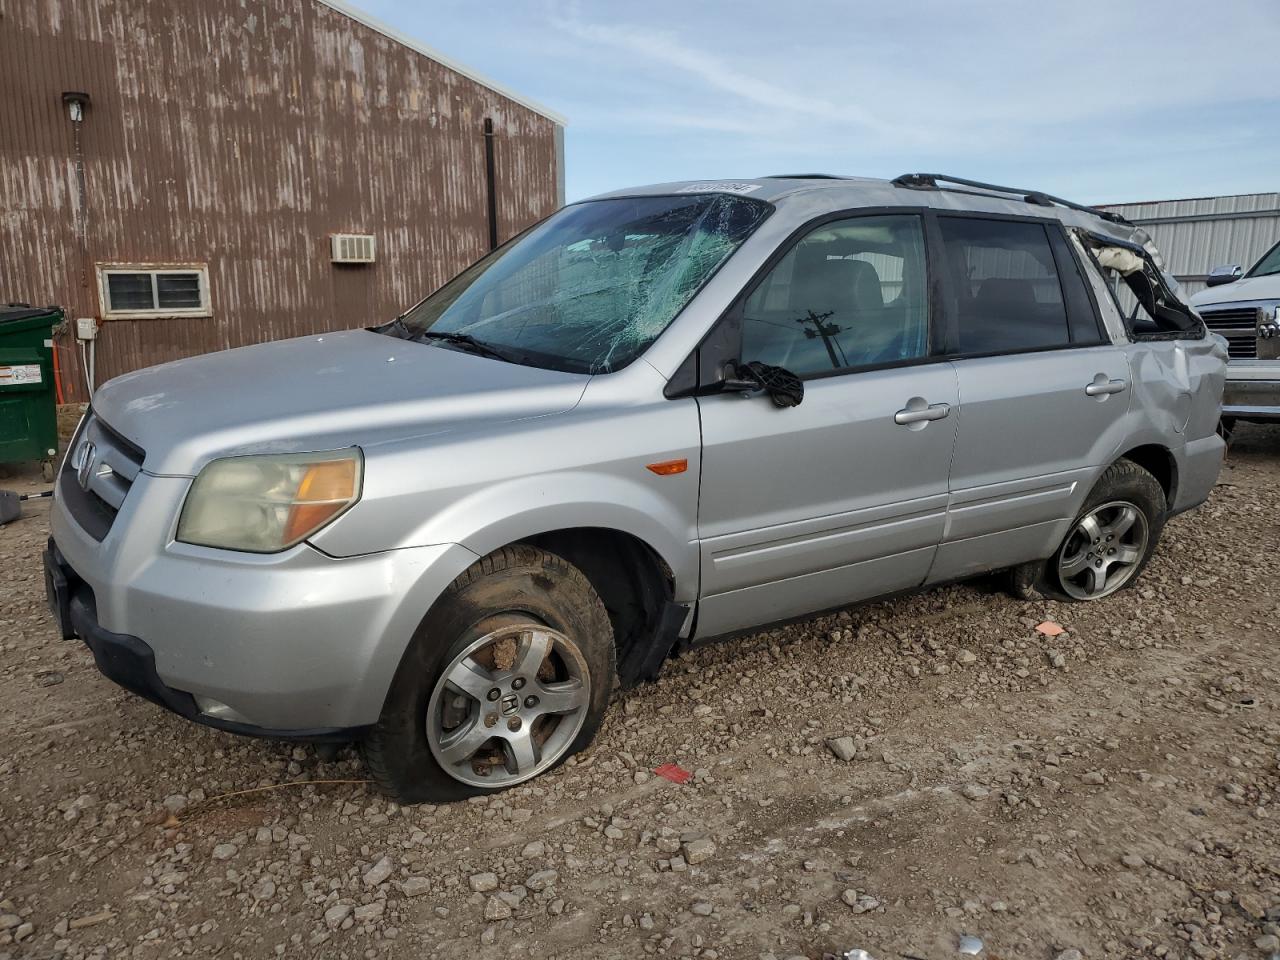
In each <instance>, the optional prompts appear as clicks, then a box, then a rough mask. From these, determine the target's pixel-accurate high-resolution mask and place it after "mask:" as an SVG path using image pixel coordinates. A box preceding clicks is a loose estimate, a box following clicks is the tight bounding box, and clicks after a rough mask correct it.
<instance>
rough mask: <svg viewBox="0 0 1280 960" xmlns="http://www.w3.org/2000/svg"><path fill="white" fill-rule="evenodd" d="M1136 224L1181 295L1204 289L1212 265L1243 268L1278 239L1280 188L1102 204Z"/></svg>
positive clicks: (1279, 230) (1279, 232) (1279, 234)
mask: <svg viewBox="0 0 1280 960" xmlns="http://www.w3.org/2000/svg"><path fill="white" fill-rule="evenodd" d="M1103 209H1106V210H1114V211H1116V212H1117V213H1119V214H1120V215H1121V216H1124V217H1126V218H1128V219H1129V220H1131V221H1133V222H1134V223H1135V224H1137V225H1138V226H1140V227H1142V228H1143V229H1144V230H1146V231H1147V232H1148V233H1149V234H1151V239H1152V240H1154V241H1155V244H1156V246H1157V247H1158V248H1159V250H1160V252H1161V253H1162V254H1163V255H1164V258H1165V262H1166V263H1167V264H1168V269H1169V271H1170V272H1171V273H1172V274H1173V275H1174V276H1175V277H1177V278H1178V281H1179V283H1180V284H1181V285H1182V288H1183V292H1184V293H1186V294H1187V295H1190V294H1193V293H1196V292H1197V291H1199V290H1203V289H1204V286H1205V284H1204V277H1205V274H1207V273H1208V272H1209V271H1210V270H1212V269H1213V268H1214V267H1218V266H1222V265H1224V264H1229V263H1238V264H1240V265H1241V266H1242V267H1244V268H1245V269H1246V270H1247V269H1249V267H1250V266H1251V265H1252V264H1253V262H1254V261H1255V260H1257V259H1258V258H1259V257H1260V256H1262V255H1263V254H1264V253H1266V252H1267V250H1268V249H1270V248H1271V247H1272V246H1273V245H1274V244H1275V243H1276V241H1277V240H1280V193H1249V194H1242V195H1240V196H1234V197H1199V198H1196V199H1193V200H1160V201H1155V202H1150V203H1122V204H1112V205H1110V206H1107V207H1104V208H1103Z"/></svg>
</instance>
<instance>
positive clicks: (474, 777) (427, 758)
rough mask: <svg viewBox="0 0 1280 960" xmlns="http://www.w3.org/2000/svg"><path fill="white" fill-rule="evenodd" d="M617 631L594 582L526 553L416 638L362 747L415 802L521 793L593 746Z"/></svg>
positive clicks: (473, 571) (503, 558)
mask: <svg viewBox="0 0 1280 960" xmlns="http://www.w3.org/2000/svg"><path fill="white" fill-rule="evenodd" d="M614 655H615V654H614V644H613V631H612V628H611V626H610V622H609V616H608V614H607V612H606V611H605V608H604V604H603V603H602V602H601V601H600V597H599V596H598V595H597V594H596V592H595V590H594V589H593V588H592V586H591V584H590V582H589V581H588V580H587V578H586V576H585V575H584V574H583V573H582V571H580V570H579V569H578V568H577V567H575V566H573V565H572V564H570V563H569V562H568V561H566V560H564V559H562V558H561V557H558V556H556V555H555V554H551V553H547V552H546V551H542V550H537V549H534V548H533V547H528V546H523V545H517V546H514V547H507V548H505V549H503V550H500V551H498V552H497V553H494V554H491V555H490V556H488V557H485V558H484V559H483V560H481V561H479V562H478V563H476V564H474V565H473V566H472V567H471V568H470V569H468V570H467V571H466V573H464V574H462V576H460V577H458V579H457V580H455V581H454V582H453V583H452V584H451V585H450V586H449V589H448V590H447V591H446V592H445V594H444V596H443V597H441V598H440V600H439V601H438V602H437V603H436V604H435V606H434V607H433V608H432V610H431V612H430V613H429V614H428V615H427V618H426V619H425V620H424V621H423V623H422V626H421V627H420V628H419V630H418V631H417V633H416V634H415V635H414V637H413V639H412V641H411V642H410V644H409V649H408V650H407V651H406V652H405V655H404V658H403V659H402V661H401V663H400V667H399V668H398V670H397V671H396V676H395V679H394V680H393V681H392V684H391V690H390V691H389V692H388V694H387V700H386V703H385V705H384V706H383V711H382V716H381V717H380V718H379V720H378V723H377V724H376V725H375V726H374V729H373V731H372V732H371V733H370V734H369V736H368V738H367V739H366V740H365V743H364V756H365V762H366V765H367V766H368V768H369V771H370V773H371V774H372V775H373V777H374V779H375V781H376V782H377V783H378V784H379V786H381V787H382V788H383V789H384V790H386V791H387V792H388V793H390V794H392V795H393V796H396V797H397V798H399V799H400V800H403V801H405V802H407V803H420V802H423V801H431V802H441V801H449V800H458V799H462V798H464V797H469V796H475V795H477V794H482V793H491V792H494V791H496V790H502V789H505V788H507V787H511V786H515V785H516V784H518V783H523V782H525V781H526V780H529V779H531V778H532V777H536V776H538V775H540V774H542V773H545V772H547V771H548V770H550V769H552V768H553V767H555V766H557V765H558V764H560V763H561V762H563V761H564V760H565V759H567V758H568V757H569V756H571V755H572V754H574V753H576V752H577V751H579V750H581V749H582V748H583V747H585V746H586V745H587V744H588V743H590V742H591V740H592V738H593V737H594V736H595V734H596V731H597V729H598V728H599V726H600V722H601V720H602V718H603V716H604V712H605V709H606V707H607V706H608V703H609V695H610V692H611V691H612V689H613V684H614V672H615V664H614Z"/></svg>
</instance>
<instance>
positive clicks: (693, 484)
mask: <svg viewBox="0 0 1280 960" xmlns="http://www.w3.org/2000/svg"><path fill="white" fill-rule="evenodd" d="M661 482H662V483H663V485H664V491H663V492H664V494H666V495H664V496H660V495H658V494H657V493H656V492H655V491H654V490H653V489H652V488H650V486H649V485H648V484H645V483H641V482H634V481H631V480H629V479H625V478H622V477H618V476H610V475H608V474H603V473H576V474H548V475H546V476H542V477H538V478H536V480H529V479H524V480H520V481H513V482H511V483H505V484H499V485H496V486H493V487H488V488H485V489H483V490H478V491H476V492H475V493H474V494H472V495H471V496H469V497H466V498H464V499H462V500H459V501H457V502H456V503H454V504H453V505H451V506H450V508H449V509H448V510H446V511H444V512H443V513H440V514H437V515H436V516H434V517H432V518H431V519H430V520H429V521H428V523H427V525H426V528H425V529H424V530H423V534H422V535H423V536H427V537H436V536H445V535H446V532H447V535H448V536H449V537H450V539H451V542H454V543H461V544H463V545H464V546H466V547H467V549H469V550H472V551H474V552H475V553H478V554H480V555H481V556H483V555H484V554H487V553H491V552H492V551H494V550H497V549H498V548H499V547H502V546H505V545H506V544H508V543H513V542H515V541H517V540H525V539H528V538H529V537H532V536H535V535H537V534H540V533H550V532H552V531H555V530H568V529H573V528H580V527H597V528H601V529H605V530H616V531H619V532H621V533H627V534H630V535H631V536H633V537H636V538H637V539H639V540H641V541H643V542H644V543H646V544H647V545H648V546H649V547H650V548H652V549H653V550H654V552H655V553H657V554H658V556H659V557H661V558H662V560H663V561H664V562H665V563H666V564H667V566H668V567H670V568H671V572H672V575H673V577H674V578H675V597H674V599H675V600H676V601H677V602H689V601H692V600H694V599H696V597H697V587H698V547H697V542H696V540H697V532H696V528H695V523H696V515H687V514H686V513H685V512H684V511H683V510H681V509H680V506H679V504H680V503H681V502H682V501H687V500H689V499H695V500H696V497H697V484H698V478H697V474H696V473H693V472H692V471H690V472H687V473H684V474H681V475H680V476H676V477H664V478H661ZM682 486H683V487H687V488H688V489H687V491H686V492H687V493H688V496H687V497H682V496H680V495H679V494H680V493H681V492H682V491H680V490H679V489H678V488H679V487H682ZM517 505H518V506H517ZM477 521H479V522H478V523H477Z"/></svg>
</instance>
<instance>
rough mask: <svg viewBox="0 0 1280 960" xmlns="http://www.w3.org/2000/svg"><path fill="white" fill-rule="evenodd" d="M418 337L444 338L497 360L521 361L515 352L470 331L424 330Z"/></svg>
mask: <svg viewBox="0 0 1280 960" xmlns="http://www.w3.org/2000/svg"><path fill="white" fill-rule="evenodd" d="M417 339H420V340H443V341H444V342H445V343H456V344H458V345H459V346H462V347H466V348H468V349H469V350H471V351H472V352H473V353H478V354H481V355H483V356H486V357H492V358H493V359H495V360H505V361H506V362H507V363H519V362H520V360H518V359H516V357H515V356H514V355H513V354H510V353H508V352H507V351H505V350H502V349H500V348H499V347H495V346H494V345H493V344H491V343H486V342H485V341H483V340H477V339H476V338H475V337H473V336H472V335H471V334H469V333H458V332H457V331H454V330H424V331H423V332H422V333H420V334H418V337H417Z"/></svg>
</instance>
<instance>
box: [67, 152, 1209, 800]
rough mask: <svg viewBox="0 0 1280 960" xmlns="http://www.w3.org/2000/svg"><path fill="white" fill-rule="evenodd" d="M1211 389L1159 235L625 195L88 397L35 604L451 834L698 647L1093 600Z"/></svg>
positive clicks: (1060, 217) (881, 207)
mask: <svg viewBox="0 0 1280 960" xmlns="http://www.w3.org/2000/svg"><path fill="white" fill-rule="evenodd" d="M1117 291H1120V292H1122V293H1123V294H1124V295H1125V296H1129V297H1132V298H1134V299H1135V301H1136V302H1137V303H1138V304H1140V305H1141V307H1142V310H1143V314H1142V316H1143V319H1141V320H1138V319H1136V315H1135V314H1133V312H1132V311H1126V310H1122V308H1121V306H1120V305H1119V303H1118V301H1117ZM1225 361H1226V351H1225V347H1224V345H1223V342H1222V340H1221V339H1220V338H1218V337H1215V336H1211V335H1209V334H1208V333H1206V331H1205V329H1204V327H1203V325H1202V324H1201V322H1200V320H1199V318H1198V317H1197V316H1196V315H1195V314H1194V312H1192V311H1191V310H1190V309H1189V308H1188V307H1187V306H1186V305H1185V304H1183V303H1182V302H1181V301H1180V300H1179V298H1178V296H1177V294H1176V292H1175V288H1174V287H1173V285H1172V283H1171V281H1170V280H1169V279H1168V277H1166V276H1165V274H1164V273H1163V272H1162V270H1161V269H1160V266H1159V261H1158V259H1157V256H1156V255H1155V254H1154V251H1153V250H1152V249H1151V248H1150V245H1149V243H1148V242H1147V240H1146V236H1145V234H1143V233H1142V232H1141V231H1139V230H1137V229H1136V228H1134V227H1133V226H1131V225H1129V224H1127V223H1126V222H1124V221H1123V220H1120V219H1118V218H1116V217H1115V216H1113V215H1112V216H1108V215H1105V214H1101V213H1099V212H1097V211H1095V210H1092V209H1090V208H1086V207H1080V206H1077V205H1074V204H1071V203H1068V202H1066V201H1062V200H1059V199H1057V198H1054V197H1049V196H1046V195H1044V194H1040V193H1035V192H1028V191H1024V190H1013V189H1010V188H1003V187H996V186H993V185H989V184H980V183H975V182H972V181H960V180H956V179H954V178H946V177H941V176H937V175H923V174H917V175H909V176H904V177H900V178H898V179H896V180H893V181H883V180H871V179H858V178H834V177H819V176H786V177H765V178H760V179H757V180H747V181H731V182H720V181H717V182H705V183H677V184H664V185H660V186H651V187H640V188H636V189H632V190H624V191H619V192H617V193H613V194H608V195H605V196H603V197H599V198H596V199H592V200H589V201H585V202H582V203H576V204H573V205H571V206H568V207H566V208H564V209H562V210H560V211H559V212H558V213H556V214H555V215H553V216H551V217H550V218H548V219H547V220H545V221H543V222H542V223H540V224H538V225H537V226H535V227H533V228H532V229H530V230H528V231H526V232H525V233H524V234H522V235H520V236H519V237H517V238H515V239H514V240H512V241H511V242H510V243H508V244H506V245H505V246H503V247H501V248H500V249H498V250H496V251H495V252H493V253H492V254H490V255H489V256H487V257H485V258H484V259H483V260H481V261H480V262H478V263H476V264H475V265H474V266H472V267H470V268H468V269H467V270H465V271H464V272H462V273H461V274H459V275H458V276H457V277H456V278H454V279H453V280H451V281H450V282H449V283H447V284H446V285H445V286H444V287H442V288H441V289H440V290H438V291H436V292H435V293H433V294H432V295H431V296H429V297H427V299H425V300H423V301H422V302H421V303H419V304H417V305H416V306H414V307H413V308H412V309H410V310H409V311H407V312H406V313H405V314H403V315H402V316H400V317H398V318H397V319H395V320H393V321H391V322H390V323H387V324H385V325H383V326H380V327H375V328H373V329H357V330H350V331H346V332H341V333H334V334H325V335H323V336H311V337H305V338H301V339H296V340H291V341H287V342H278V343H268V344H263V345H260V346H255V347H248V348H244V349H238V350H231V351H227V352H223V353H218V354H211V355H208V356H203V357H197V358H193V359H189V360H183V361H179V362H177V363H170V364H166V365H163V366H159V367H155V368H152V369H149V370H143V371H140V372H137V373H132V374H129V375H127V376H123V377H119V378H117V379H116V380H113V381H112V382H110V383H109V384H107V385H105V386H103V387H102V388H101V389H100V390H99V391H98V393H97V395H96V396H95V397H94V401H93V408H92V411H91V412H90V413H89V414H88V415H87V416H86V418H85V420H84V422H83V423H82V424H81V425H80V427H79V429H78V431H77V434H76V436H75V439H74V440H73V446H72V449H71V453H70V455H69V456H68V458H67V461H66V463H65V465H64V467H63V468H62V471H61V473H60V476H59V479H58V485H57V497H56V501H55V505H54V509H53V514H52V534H53V535H52V538H51V540H50V543H49V548H48V551H47V554H46V558H45V562H46V579H47V587H48V594H49V599H50V602H51V605H52V608H53V610H54V612H55V614H56V616H57V619H58V622H59V625H60V627H61V630H62V633H63V635H64V636H66V637H72V636H79V637H80V638H82V639H83V640H84V641H85V642H86V643H87V644H88V645H89V647H90V648H91V649H92V651H93V654H94V656H95V658H96V660H97V664H98V667H99V668H100V669H101V671H102V672H103V673H104V674H106V675H107V676H108V677H109V678H111V679H112V680H114V681H116V682H117V683H119V684H121V685H122V686H124V687H126V688H128V689H130V690H132V691H134V692H135V693H137V694H140V695H142V696H144V697H147V698H149V699H151V700H153V701H155V702H156V703H159V704H161V705H163V706H165V707H167V708H169V709H170V710H173V711H176V712H177V713H179V714H181V715H182V716H184V717H187V718H189V719H191V720H195V721H197V722H200V723H204V724H208V725H210V726H214V727H218V728H221V729H224V730H230V731H233V732H236V733H246V734H257V735H262V736H271V737H298V738H309V739H313V740H326V739H328V740H343V741H347V740H353V739H358V740H360V741H362V743H363V749H364V753H365V757H366V760H367V764H368V766H369V769H370V771H371V774H372V775H373V776H374V777H376V779H377V780H378V781H379V782H380V783H381V784H382V785H383V786H384V787H385V788H386V789H387V790H388V791H390V792H391V793H393V794H395V795H396V796H398V797H400V798H401V799H403V800H405V801H422V800H437V801H438V800H446V799H452V798H460V797H465V796H468V795H472V794H476V793H481V792H485V791H492V790H495V789H500V788H503V787H508V786H510V785H512V784H516V783H520V782H522V781H525V780H527V779H528V778H530V777H533V776H536V775H537V774H540V773H542V772H544V771H546V770H548V769H550V768H551V767H553V766H555V765H556V764H557V763H559V762H561V761H562V760H564V759H565V758H566V757H567V756H569V755H570V754H572V753H573V752H574V751H577V750H580V749H582V748H583V747H584V746H586V745H587V744H588V743H589V742H590V741H591V739H592V737H593V736H594V735H595V733H596V730H597V728H598V727H599V725H600V722H601V718H602V715H603V713H604V711H605V709H606V706H607V704H608V702H609V698H610V695H611V693H612V692H613V690H614V689H615V687H616V686H617V685H618V684H619V683H621V684H629V683H634V682H636V681H639V680H641V679H645V678H651V677H653V676H655V675H656V674H657V673H658V671H659V670H660V669H661V667H662V664H663V662H664V660H665V659H666V658H667V657H668V656H669V655H671V654H672V653H673V651H677V650H679V649H681V648H683V647H685V646H687V645H688V644H692V643H697V642H699V641H702V640H704V639H707V638H712V637H719V636H724V635H726V634H731V633H734V632H737V631H744V630H749V629H753V628H756V627H758V626H760V625H761V624H766V623H771V622H774V621H779V620H784V619H788V618H795V617H801V616H805V615H808V614H811V613H814V612H815V611H822V610H827V609H830V608H835V607H841V606H845V605H848V604H850V603H853V602H856V601H861V600H866V599H869V598H872V597H877V596H882V595H885V594H888V593H892V592H896V591H902V590H909V589H915V588H920V587H927V586H930V585H933V584H939V583H945V582H948V581H954V580H957V579H961V578H965V577H971V576H974V575H976V574H982V573H986V572H990V571H1007V572H1008V582H1009V583H1010V585H1011V586H1016V587H1017V588H1018V589H1021V590H1025V589H1028V588H1029V587H1030V586H1031V585H1033V584H1034V585H1036V586H1038V587H1039V589H1041V590H1042V591H1044V592H1047V593H1048V594H1050V595H1052V596H1055V597H1059V598H1062V599H1065V600H1081V601H1086V600H1098V599H1102V598H1104V597H1107V596H1109V595H1111V594H1112V593H1114V592H1115V591H1117V590H1119V589H1120V588H1121V587H1123V586H1125V585H1126V584H1128V583H1130V582H1132V580H1133V578H1134V577H1135V576H1137V574H1138V573H1139V572H1140V571H1141V569H1142V567H1143V565H1144V564H1145V563H1146V562H1147V560H1148V559H1149V558H1150V556H1151V553H1152V551H1153V550H1154V549H1155V547H1156V543H1157V541H1158V539H1159V537H1160V532H1161V528H1162V527H1163V526H1164V523H1165V521H1166V519H1167V518H1168V517H1170V516H1171V515H1173V514H1176V513H1179V512H1180V511H1183V510H1187V509H1188V508H1190V507H1193V506H1195V505H1197V504H1199V503H1201V502H1202V501H1203V500H1204V499H1205V498H1206V497H1207V496H1208V494H1209V491H1210V488H1211V487H1212V486H1213V484H1214V481H1215V478H1216V477H1217V475H1218V469H1219V466H1220V463H1221V459H1222V451H1223V443H1222V440H1221V439H1220V438H1219V437H1218V436H1217V434H1216V433H1215V427H1216V425H1217V422H1218V415H1219V405H1220V402H1221V397H1222V389H1223V376H1224V371H1225Z"/></svg>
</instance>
